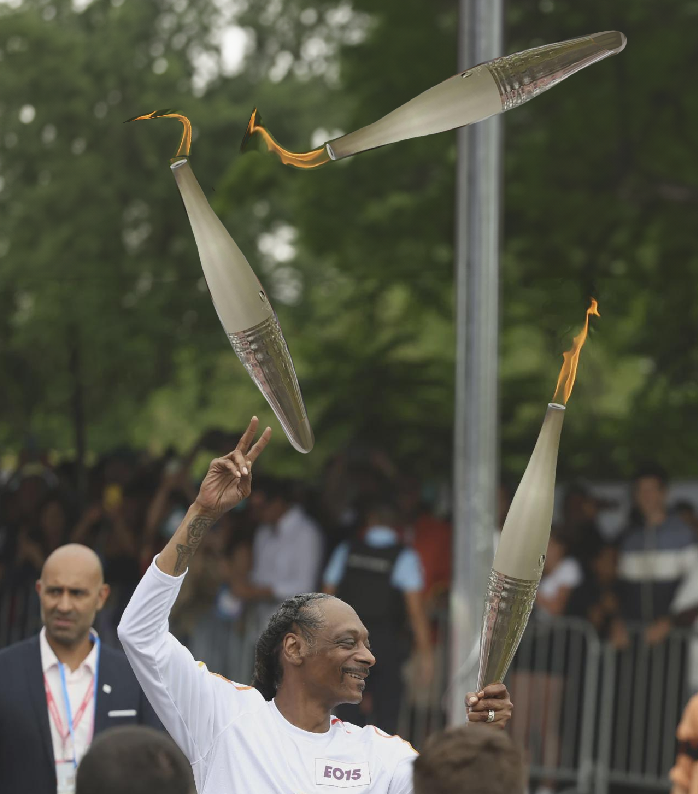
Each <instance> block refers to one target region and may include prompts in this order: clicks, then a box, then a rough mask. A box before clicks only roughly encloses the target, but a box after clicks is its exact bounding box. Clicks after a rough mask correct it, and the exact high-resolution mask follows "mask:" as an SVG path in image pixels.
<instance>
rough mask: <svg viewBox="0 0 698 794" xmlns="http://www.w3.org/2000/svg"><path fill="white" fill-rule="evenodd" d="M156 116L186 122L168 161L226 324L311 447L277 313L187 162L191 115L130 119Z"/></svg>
mask: <svg viewBox="0 0 698 794" xmlns="http://www.w3.org/2000/svg"><path fill="white" fill-rule="evenodd" d="M154 118H176V119H179V120H180V121H181V122H182V124H183V125H184V131H183V133H182V140H181V142H180V145H179V149H178V150H177V154H176V156H175V157H173V158H172V160H171V161H170V163H171V164H170V168H171V169H172V173H173V174H174V178H175V181H176V182H177V187H178V188H179V191H180V193H181V195H182V200H183V201H184V207H185V209H186V211H187V215H188V216H189V222H190V224H191V228H192V231H193V232H194V239H195V240H196V245H197V248H198V249H199V257H200V259H201V267H202V269H203V271H204V276H205V277H206V283H207V285H208V288H209V291H210V293H211V299H212V300H213V305H214V307H215V309H216V312H217V313H218V319H219V320H220V321H221V325H222V326H223V330H224V331H225V333H226V335H227V337H228V340H229V341H230V344H231V345H232V346H233V350H235V353H236V354H237V357H238V358H239V359H240V361H241V362H242V364H243V366H244V367H245V369H246V370H247V372H248V374H249V375H250V377H251V378H252V380H253V381H254V382H255V383H256V384H257V386H258V387H259V390H260V391H261V392H262V394H263V395H264V397H265V398H266V400H267V402H268V403H269V405H270V406H271V408H272V410H273V411H274V413H275V414H276V417H277V419H278V420H279V422H280V423H281V426H282V427H283V429H284V432H285V433H286V436H287V437H288V440H289V441H290V442H291V444H292V445H293V446H294V447H295V448H296V449H297V450H298V451H299V452H310V450H311V449H312V448H313V443H314V438H313V431H312V430H311V428H310V423H309V422H308V417H307V415H306V412H305V405H304V404H303V397H302V396H301V390H300V387H299V386H298V379H297V377H296V372H295V369H294V367H293V361H292V360H291V355H290V353H289V351H288V347H287V345H286V341H285V339H284V337H283V334H282V333H281V327H280V326H279V322H278V320H277V318H276V314H275V313H274V310H273V309H272V307H271V304H270V303H269V299H268V297H267V294H266V292H265V291H264V289H263V287H262V285H261V284H260V283H259V281H258V279H257V277H256V276H255V274H254V272H253V270H252V268H251V267H250V266H249V264H248V262H247V259H245V256H244V254H243V253H242V251H241V250H240V249H239V248H238V247H237V245H236V244H235V241H234V240H233V238H232V237H231V236H230V235H229V234H228V232H227V230H226V228H225V226H223V224H222V223H221V221H220V219H219V218H218V216H217V215H216V213H215V212H214V211H213V210H212V209H211V206H210V205H209V203H208V201H207V200H206V196H205V195H204V192H203V190H202V189H201V187H200V186H199V183H198V182H197V180H196V177H195V176H194V172H193V171H192V170H191V167H190V166H189V161H188V157H189V149H190V146H191V124H190V122H189V119H187V118H186V117H185V116H182V115H180V114H178V113H173V112H170V111H168V110H156V111H154V112H153V113H149V114H147V115H145V116H137V117H136V118H133V119H129V121H138V120H142V119H154Z"/></svg>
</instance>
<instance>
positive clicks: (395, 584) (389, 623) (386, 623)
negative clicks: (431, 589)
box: [323, 496, 434, 733]
mask: <svg viewBox="0 0 698 794" xmlns="http://www.w3.org/2000/svg"><path fill="white" fill-rule="evenodd" d="M362 512H363V515H364V520H363V522H362V524H363V526H362V528H361V530H360V532H359V534H358V536H357V537H356V538H354V539H353V540H351V541H347V542H344V543H340V545H339V546H337V548H336V549H335V550H334V552H333V554H332V556H331V557H330V560H329V562H328V564H327V567H326V569H325V573H324V576H323V591H324V592H325V593H329V594H330V595H336V596H337V598H339V599H341V600H342V601H345V602H346V603H347V604H349V605H350V606H351V607H353V609H354V610H355V611H356V613H357V614H359V615H361V620H362V622H363V623H364V625H365V626H366V629H367V631H368V633H369V636H370V638H371V652H372V653H375V654H376V656H377V657H378V658H379V659H381V662H382V663H381V665H380V666H379V667H378V668H377V669H376V670H375V671H374V672H372V674H371V678H369V680H368V681H367V683H366V690H365V692H364V696H365V699H364V701H362V703H361V706H360V707H358V708H357V707H356V706H342V707H341V708H340V710H339V716H340V717H341V719H346V720H351V721H352V722H355V723H357V724H363V723H364V722H373V721H374V720H375V722H376V723H377V724H378V725H380V726H381V727H382V728H383V730H385V731H386V732H387V733H397V724H398V716H399V713H400V705H401V702H402V698H403V689H404V685H403V675H402V671H403V668H404V665H405V663H406V662H407V660H408V659H409V658H410V651H411V650H412V648H414V651H415V654H416V658H417V660H418V662H417V665H416V667H417V670H418V671H419V678H420V681H421V686H422V687H423V688H425V689H429V686H430V683H431V679H432V677H433V671H434V658H433V650H432V646H431V637H430V632H429V622H428V620H427V615H426V611H425V608H424V595H423V593H424V573H423V569H422V563H421V562H420V559H419V556H418V554H417V552H416V551H415V550H414V549H411V548H408V547H407V546H405V545H403V544H402V543H401V542H400V536H399V534H398V531H397V529H396V526H397V523H398V520H399V513H398V508H397V505H396V504H395V503H394V502H392V501H391V499H390V498H389V497H388V496H384V497H373V498H372V499H371V500H369V501H368V503H367V504H366V505H364V507H363V511H362ZM364 717H366V718H367V719H364Z"/></svg>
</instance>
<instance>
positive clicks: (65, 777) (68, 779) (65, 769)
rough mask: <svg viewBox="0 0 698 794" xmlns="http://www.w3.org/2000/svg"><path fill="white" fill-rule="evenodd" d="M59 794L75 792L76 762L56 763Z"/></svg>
mask: <svg viewBox="0 0 698 794" xmlns="http://www.w3.org/2000/svg"><path fill="white" fill-rule="evenodd" d="M56 778H57V780H58V794H75V764H74V763H73V762H72V761H64V762H62V763H58V764H56Z"/></svg>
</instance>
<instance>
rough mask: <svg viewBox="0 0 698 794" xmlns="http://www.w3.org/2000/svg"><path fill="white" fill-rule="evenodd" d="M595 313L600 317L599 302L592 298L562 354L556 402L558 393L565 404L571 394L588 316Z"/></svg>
mask: <svg viewBox="0 0 698 794" xmlns="http://www.w3.org/2000/svg"><path fill="white" fill-rule="evenodd" d="M592 314H593V315H595V316H596V317H600V316H601V315H600V314H599V304H598V303H597V302H596V300H595V299H594V298H592V299H591V305H590V306H589V308H588V309H587V316H586V320H585V322H584V328H582V330H581V331H580V332H579V334H578V335H577V336H575V338H574V340H573V342H572V347H571V348H570V349H569V350H568V351H567V352H566V353H563V354H562V358H563V359H564V361H563V364H562V369H561V370H560V376H559V377H558V379H557V386H556V387H555V394H554V395H553V402H558V401H559V400H558V395H559V394H560V392H562V402H563V403H564V404H565V405H567V400H569V398H570V394H572V389H573V387H574V381H575V379H576V378H577V366H578V365H579V354H580V353H581V352H582V347H583V345H584V343H585V342H586V338H587V334H588V333H589V316H590V315H592Z"/></svg>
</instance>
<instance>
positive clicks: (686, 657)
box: [595, 626, 698, 794]
mask: <svg viewBox="0 0 698 794" xmlns="http://www.w3.org/2000/svg"><path fill="white" fill-rule="evenodd" d="M628 633H629V640H630V642H629V644H628V647H627V648H626V649H625V650H622V651H616V650H615V649H614V648H613V647H611V646H610V645H607V646H606V647H605V648H604V656H603V666H602V685H601V693H600V702H599V748H598V757H597V767H596V776H595V791H596V792H598V794H605V792H606V791H607V790H608V788H609V785H613V786H616V785H619V786H623V787H624V788H625V790H627V791H639V790H643V789H648V788H651V789H654V790H666V791H669V790H670V788H671V784H670V783H669V770H670V769H671V767H672V766H673V764H674V761H675V758H676V739H675V737H676V727H677V725H678V724H679V721H680V720H681V714H682V712H683V709H684V707H685V705H686V703H687V701H688V699H689V697H690V695H691V694H692V691H691V690H692V688H693V687H692V686H691V683H692V680H693V679H694V676H693V675H692V671H691V663H692V660H693V658H694V656H695V652H696V641H697V640H698V635H697V634H696V633H694V632H692V631H681V630H677V629H675V630H673V631H672V632H671V633H670V634H669V635H668V637H667V638H666V639H665V640H664V641H663V642H661V643H658V644H656V645H654V646H648V645H647V644H646V643H645V641H644V629H643V627H642V626H629V627H628Z"/></svg>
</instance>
